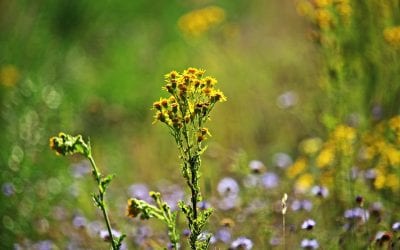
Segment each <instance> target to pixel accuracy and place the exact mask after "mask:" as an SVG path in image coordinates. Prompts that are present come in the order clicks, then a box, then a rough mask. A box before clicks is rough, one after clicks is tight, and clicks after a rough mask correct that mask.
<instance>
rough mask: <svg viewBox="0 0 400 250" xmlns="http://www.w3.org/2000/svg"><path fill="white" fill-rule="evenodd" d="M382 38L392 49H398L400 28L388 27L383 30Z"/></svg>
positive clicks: (399, 45)
mask: <svg viewBox="0 0 400 250" xmlns="http://www.w3.org/2000/svg"><path fill="white" fill-rule="evenodd" d="M383 38H384V39H385V41H386V42H387V43H388V44H389V45H391V46H394V47H400V26H395V27H389V28H386V29H384V30H383Z"/></svg>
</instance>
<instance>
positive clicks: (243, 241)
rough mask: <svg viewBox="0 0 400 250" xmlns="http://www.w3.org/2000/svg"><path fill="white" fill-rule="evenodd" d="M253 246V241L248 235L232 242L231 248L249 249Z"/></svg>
mask: <svg viewBox="0 0 400 250" xmlns="http://www.w3.org/2000/svg"><path fill="white" fill-rule="evenodd" d="M252 248H253V242H252V241H251V240H250V239H248V238H246V237H239V238H237V239H236V240H234V241H233V242H232V243H231V247H230V248H229V249H244V250H249V249H252Z"/></svg>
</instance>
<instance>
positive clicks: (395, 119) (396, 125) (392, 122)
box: [389, 115, 400, 131]
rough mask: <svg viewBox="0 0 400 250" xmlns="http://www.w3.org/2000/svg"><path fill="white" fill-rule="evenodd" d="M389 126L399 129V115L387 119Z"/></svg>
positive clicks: (395, 129)
mask: <svg viewBox="0 0 400 250" xmlns="http://www.w3.org/2000/svg"><path fill="white" fill-rule="evenodd" d="M389 127H390V128H391V129H392V130H394V131H400V115H398V116H395V117H392V118H391V119H390V120H389Z"/></svg>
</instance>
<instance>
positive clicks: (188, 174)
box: [128, 68, 226, 249]
mask: <svg viewBox="0 0 400 250" xmlns="http://www.w3.org/2000/svg"><path fill="white" fill-rule="evenodd" d="M204 73H205V71H204V70H200V69H195V68H188V69H187V70H184V71H183V73H178V72H176V71H172V72H170V73H168V74H166V75H165V81H166V85H165V86H164V88H163V89H164V90H166V91H167V92H168V94H169V97H168V98H161V99H160V100H159V101H156V102H154V103H153V109H154V111H155V122H161V123H164V124H165V125H166V126H167V127H168V128H169V130H170V132H171V134H172V136H173V137H174V139H175V143H176V145H177V148H178V152H179V158H180V159H181V160H182V165H181V170H182V175H183V177H184V178H185V180H186V183H187V185H188V188H189V190H190V193H191V198H190V204H186V203H185V202H183V201H181V202H180V203H179V208H180V210H181V211H182V212H183V214H184V215H185V217H186V220H187V224H188V227H189V229H190V236H189V244H190V247H191V249H206V248H207V247H208V245H209V242H210V238H211V235H210V234H207V233H205V232H204V230H203V229H204V226H205V225H206V223H207V221H208V219H209V217H210V216H211V213H212V209H211V208H208V209H204V210H200V209H199V208H198V204H199V202H201V201H202V200H203V198H202V196H201V191H200V185H199V179H200V167H201V155H202V154H203V153H204V151H205V150H206V148H207V147H206V146H205V145H204V142H205V140H207V138H209V137H210V136H211V134H210V132H209V130H208V128H207V127H205V124H206V122H207V121H208V120H209V118H210V112H211V110H212V109H213V108H214V106H215V104H216V103H218V102H223V101H226V97H225V96H224V94H223V93H222V92H221V91H220V90H218V89H216V88H215V85H216V83H217V80H216V79H214V78H212V77H209V76H204ZM153 196H154V197H153V199H154V200H155V201H156V203H157V206H158V207H155V206H152V205H150V204H147V203H146V202H144V201H140V200H137V199H131V200H129V201H128V203H129V204H128V214H129V215H130V216H133V217H136V216H138V215H139V214H141V216H140V217H141V218H143V219H147V218H150V217H156V218H159V219H161V220H162V221H164V222H166V224H167V225H168V230H169V236H170V240H171V243H172V245H173V246H174V248H178V247H179V246H178V244H177V241H178V236H177V234H176V228H175V225H174V224H173V223H175V217H176V214H174V213H171V212H170V209H169V207H168V206H167V205H166V204H165V203H164V202H162V201H161V199H160V197H159V195H155V194H154V193H153Z"/></svg>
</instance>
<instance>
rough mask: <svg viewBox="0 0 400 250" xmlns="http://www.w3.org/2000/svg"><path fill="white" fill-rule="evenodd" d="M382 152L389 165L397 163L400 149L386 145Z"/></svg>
mask: <svg viewBox="0 0 400 250" xmlns="http://www.w3.org/2000/svg"><path fill="white" fill-rule="evenodd" d="M383 150H384V154H385V156H386V157H387V159H388V161H389V163H390V165H392V166H394V165H398V164H399V163H400V151H399V150H397V149H396V148H394V147H393V146H391V145H387V146H386V147H385V148H384V149H383Z"/></svg>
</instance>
